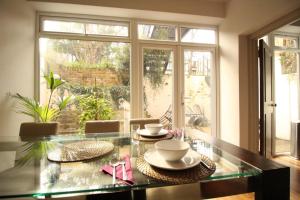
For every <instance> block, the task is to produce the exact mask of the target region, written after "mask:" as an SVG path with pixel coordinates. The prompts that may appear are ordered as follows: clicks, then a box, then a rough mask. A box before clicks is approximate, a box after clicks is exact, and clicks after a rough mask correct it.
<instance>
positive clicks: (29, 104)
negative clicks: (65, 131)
mask: <svg viewBox="0 0 300 200" xmlns="http://www.w3.org/2000/svg"><path fill="white" fill-rule="evenodd" d="M44 79H45V80H46V83H47V88H48V89H50V95H49V100H48V103H47V104H46V105H41V104H40V102H38V101H36V100H35V99H31V98H28V97H25V96H22V95H21V94H19V93H16V94H14V95H11V96H12V97H13V98H15V99H16V100H17V102H18V104H19V105H20V109H19V111H18V112H19V113H22V114H25V115H27V116H30V117H32V118H33V119H35V120H36V122H38V123H47V122H53V121H55V120H56V119H57V118H58V117H59V114H60V112H61V111H62V110H63V109H65V108H66V107H67V105H68V103H69V101H70V96H68V97H66V98H64V99H61V100H60V102H59V104H58V105H57V106H51V100H52V96H53V93H54V91H55V90H56V89H57V88H59V87H60V86H61V85H63V84H64V83H65V82H64V81H63V80H61V78H60V77H59V76H57V75H54V74H53V72H50V73H49V74H48V75H45V76H44Z"/></svg>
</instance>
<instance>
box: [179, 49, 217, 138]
mask: <svg viewBox="0 0 300 200" xmlns="http://www.w3.org/2000/svg"><path fill="white" fill-rule="evenodd" d="M182 54H183V62H182V63H183V81H184V86H183V95H182V97H183V100H182V101H183V110H184V111H183V121H184V126H185V127H186V128H191V129H196V130H199V131H202V132H204V133H207V134H212V133H214V134H215V124H216V120H215V119H216V117H215V113H216V112H215V108H216V104H215V84H214V83H215V81H214V80H215V79H214V74H215V72H214V51H213V50H199V49H183V51H182ZM213 129H214V130H213Z"/></svg>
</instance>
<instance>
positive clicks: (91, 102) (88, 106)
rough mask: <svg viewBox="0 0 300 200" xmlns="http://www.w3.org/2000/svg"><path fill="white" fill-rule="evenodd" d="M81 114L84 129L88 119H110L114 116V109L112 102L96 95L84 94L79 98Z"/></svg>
mask: <svg viewBox="0 0 300 200" xmlns="http://www.w3.org/2000/svg"><path fill="white" fill-rule="evenodd" d="M78 102H79V107H80V110H81V114H80V116H79V124H80V127H81V129H83V127H84V125H85V122H86V121H88V120H100V119H102V120H108V119H111V118H112V116H113V109H112V106H111V104H110V102H109V101H108V100H106V99H104V98H102V97H97V96H96V95H94V94H93V95H89V96H82V97H79V99H78Z"/></svg>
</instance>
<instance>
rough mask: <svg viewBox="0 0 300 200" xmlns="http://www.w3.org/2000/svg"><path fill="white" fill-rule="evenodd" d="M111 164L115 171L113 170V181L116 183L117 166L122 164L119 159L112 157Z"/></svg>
mask: <svg viewBox="0 0 300 200" xmlns="http://www.w3.org/2000/svg"><path fill="white" fill-rule="evenodd" d="M109 164H110V165H111V166H112V167H113V172H112V176H113V177H112V178H113V183H112V184H116V167H117V166H118V165H120V163H119V161H118V160H117V159H112V160H111V161H110V162H109Z"/></svg>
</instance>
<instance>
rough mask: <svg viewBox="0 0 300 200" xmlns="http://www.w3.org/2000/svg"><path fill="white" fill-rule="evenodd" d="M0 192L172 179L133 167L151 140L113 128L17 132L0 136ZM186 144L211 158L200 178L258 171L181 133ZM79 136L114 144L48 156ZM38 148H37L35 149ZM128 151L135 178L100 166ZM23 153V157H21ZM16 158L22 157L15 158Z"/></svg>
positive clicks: (89, 189)
mask: <svg viewBox="0 0 300 200" xmlns="http://www.w3.org/2000/svg"><path fill="white" fill-rule="evenodd" d="M0 139H1V140H0V141H1V142H0V143H1V144H0V158H1V164H0V170H1V171H0V197H1V198H10V197H44V196H45V197H50V196H55V195H62V196H63V195H66V194H78V195H80V194H89V193H95V192H96V193H104V192H116V191H122V190H142V189H147V188H152V187H162V186H167V185H171V184H170V183H165V182H161V181H157V180H155V179H153V178H150V177H148V176H146V175H144V174H142V173H141V172H140V171H139V170H137V168H136V159H137V158H138V157H139V156H142V155H143V154H144V153H145V152H146V151H147V150H148V149H150V148H153V143H145V142H137V141H132V139H131V138H130V137H127V136H123V135H119V134H117V133H111V134H106V135H105V136H103V134H91V135H83V134H81V135H80V134H79V135H57V136H52V137H49V138H43V139H39V140H34V141H30V142H21V141H19V140H18V138H14V137H2V138H0ZM186 140H187V142H189V143H190V145H191V148H192V149H193V150H195V151H197V152H198V153H201V154H204V155H206V156H207V157H209V158H210V159H211V160H212V161H214V162H215V164H216V171H215V172H214V173H213V174H212V175H211V176H209V177H207V178H204V179H202V180H199V182H209V181H212V180H214V181H216V180H226V179H235V178H240V177H251V176H257V175H259V174H260V173H261V171H260V170H259V169H257V168H255V167H252V166H250V165H249V164H247V163H246V162H244V161H242V160H240V159H238V158H236V157H234V156H232V155H231V154H229V153H227V152H225V151H223V150H221V149H219V148H217V147H215V146H213V145H211V144H209V143H207V142H205V141H203V140H200V139H198V140H191V139H189V138H186ZM79 141H107V142H110V143H112V144H113V145H114V149H113V151H112V152H111V153H109V154H106V155H104V156H101V157H98V158H95V159H92V160H85V161H81V162H63V163H58V162H51V161H49V160H48V159H47V154H48V153H49V152H51V151H53V150H54V149H57V148H61V147H62V146H64V145H65V144H68V143H73V142H79ZM34 148H36V149H39V150H40V149H42V150H43V151H39V153H37V152H36V151H34V150H35V149H34ZM126 155H129V156H130V158H131V166H132V170H133V177H134V184H133V185H128V184H124V182H123V181H121V180H117V182H116V184H113V182H112V181H113V180H112V176H110V175H108V174H105V173H103V172H102V171H101V170H100V169H101V167H102V166H103V165H106V164H109V163H110V161H111V159H112V158H113V157H115V156H117V157H124V156H126ZM24 156H25V157H24ZM20 161H21V162H20Z"/></svg>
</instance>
